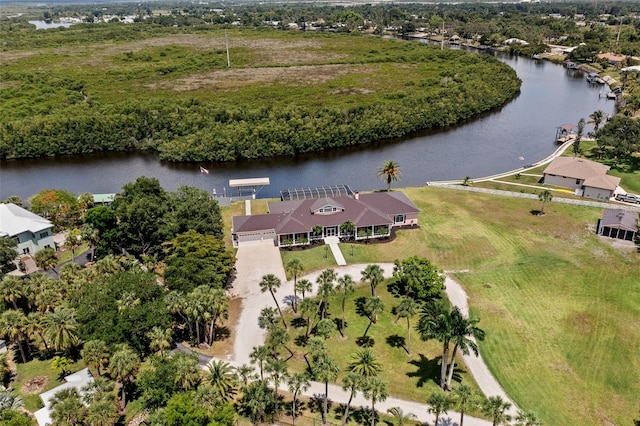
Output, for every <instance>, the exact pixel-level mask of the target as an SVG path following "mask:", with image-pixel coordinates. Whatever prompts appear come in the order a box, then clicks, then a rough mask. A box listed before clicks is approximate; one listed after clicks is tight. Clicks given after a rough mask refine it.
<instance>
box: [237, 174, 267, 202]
mask: <svg viewBox="0 0 640 426" xmlns="http://www.w3.org/2000/svg"><path fill="white" fill-rule="evenodd" d="M270 183H271V182H270V181H269V178H268V177H264V178H247V179H229V188H238V196H243V195H246V194H247V193H249V194H251V195H252V196H253V198H255V197H256V193H257V192H258V191H260V190H261V189H262V188H263V187H264V186H265V185H269V184H270Z"/></svg>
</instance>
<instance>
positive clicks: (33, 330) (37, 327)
mask: <svg viewBox="0 0 640 426" xmlns="http://www.w3.org/2000/svg"><path fill="white" fill-rule="evenodd" d="M44 328H45V326H44V314H42V313H41V312H38V311H34V312H29V315H27V322H26V323H25V332H26V334H27V337H28V338H29V339H31V341H32V342H33V344H35V345H36V346H37V347H38V349H39V350H40V351H41V352H42V353H43V354H44V355H45V356H47V355H48V354H49V342H48V341H47V338H46V337H45V335H44Z"/></svg>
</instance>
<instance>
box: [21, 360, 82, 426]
mask: <svg viewBox="0 0 640 426" xmlns="http://www.w3.org/2000/svg"><path fill="white" fill-rule="evenodd" d="M64 379H65V381H66V383H63V384H61V385H60V386H58V387H56V388H53V389H51V390H48V391H46V392H43V393H41V394H40V399H41V400H42V403H43V404H44V407H43V408H41V409H39V410H38V411H36V412H35V413H33V414H34V415H35V416H36V420H37V421H38V425H39V426H47V425H51V424H53V420H52V419H51V399H52V398H53V396H54V395H55V394H56V393H58V392H60V391H61V390H64V389H70V388H75V389H77V390H78V392H79V393H80V395H81V396H82V395H83V394H84V392H82V388H84V387H86V386H87V385H88V384H89V383H91V382H93V376H92V375H91V372H90V371H89V369H88V368H85V369H84V370H80V371H78V372H77V373H73V374H70V375H68V376H67V377H65V378H64Z"/></svg>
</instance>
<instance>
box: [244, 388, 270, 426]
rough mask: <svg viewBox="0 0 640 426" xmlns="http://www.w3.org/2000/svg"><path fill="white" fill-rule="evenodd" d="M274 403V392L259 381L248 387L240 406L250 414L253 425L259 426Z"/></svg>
mask: <svg viewBox="0 0 640 426" xmlns="http://www.w3.org/2000/svg"><path fill="white" fill-rule="evenodd" d="M273 402H274V401H273V392H271V390H270V389H269V387H268V386H267V384H266V383H265V382H264V381H263V380H258V381H257V382H252V383H249V384H248V385H247V387H246V388H245V389H244V395H243V396H242V399H241V400H240V403H239V405H240V407H241V408H242V409H243V410H245V411H246V412H248V414H249V416H250V418H251V421H252V423H253V424H255V425H257V424H259V423H260V422H261V421H262V420H263V419H264V416H265V413H266V411H267V409H268V408H269V407H270V406H271V405H272V404H273Z"/></svg>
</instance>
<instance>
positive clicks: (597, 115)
mask: <svg viewBox="0 0 640 426" xmlns="http://www.w3.org/2000/svg"><path fill="white" fill-rule="evenodd" d="M589 118H591V120H590V122H591V123H593V133H598V130H599V129H600V123H602V120H604V112H602V111H601V110H597V111H594V112H593V113H592V114H590V115H589Z"/></svg>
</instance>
